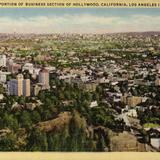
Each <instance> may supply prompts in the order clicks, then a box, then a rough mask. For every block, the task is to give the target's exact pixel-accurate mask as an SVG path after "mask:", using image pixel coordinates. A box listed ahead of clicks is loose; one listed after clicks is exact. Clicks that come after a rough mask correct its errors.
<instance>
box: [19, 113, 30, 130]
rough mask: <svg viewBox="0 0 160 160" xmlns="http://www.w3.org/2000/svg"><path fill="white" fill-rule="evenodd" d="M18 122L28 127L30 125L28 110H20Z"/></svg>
mask: <svg viewBox="0 0 160 160" xmlns="http://www.w3.org/2000/svg"><path fill="white" fill-rule="evenodd" d="M20 123H21V126H22V127H25V128H29V127H31V125H32V120H31V114H30V113H29V112H28V111H22V115H21V117H20Z"/></svg>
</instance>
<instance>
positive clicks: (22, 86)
mask: <svg viewBox="0 0 160 160" xmlns="http://www.w3.org/2000/svg"><path fill="white" fill-rule="evenodd" d="M8 94H9V95H16V96H22V95H23V96H30V79H23V75H22V74H19V75H18V76H17V79H11V80H10V81H9V82H8Z"/></svg>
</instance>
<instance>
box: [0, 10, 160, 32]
mask: <svg viewBox="0 0 160 160" xmlns="http://www.w3.org/2000/svg"><path fill="white" fill-rule="evenodd" d="M128 31H160V9H158V8H157V9H151V8H150V9H149V8H148V9H138V8H137V9H126V8H125V9H123V8H121V9H115V8H114V9H113V8H110V9H107V8H103V9H102V8H90V9H89V8H88V9H77V8H76V9H71V8H68V9H66V8H50V9H47V8H45V9H40V8H39V9H38V8H37V9H31V8H30V9H29V8H26V9H24V8H22V9H20V8H19V9H18V8H17V9H14V8H12V9H5V8H1V9H0V33H13V32H16V33H64V32H65V33H111V32H128Z"/></svg>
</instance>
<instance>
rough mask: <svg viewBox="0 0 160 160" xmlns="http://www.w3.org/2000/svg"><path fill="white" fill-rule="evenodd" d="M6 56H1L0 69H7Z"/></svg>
mask: <svg viewBox="0 0 160 160" xmlns="http://www.w3.org/2000/svg"><path fill="white" fill-rule="evenodd" d="M6 61H7V58H6V55H0V67H6Z"/></svg>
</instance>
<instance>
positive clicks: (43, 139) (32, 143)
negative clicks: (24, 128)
mask: <svg viewBox="0 0 160 160" xmlns="http://www.w3.org/2000/svg"><path fill="white" fill-rule="evenodd" d="M27 148H28V150H29V151H47V150H48V142H47V136H46V133H45V132H42V131H40V130H39V129H38V128H33V129H32V130H31V134H30V136H29V138H28V144H27Z"/></svg>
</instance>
